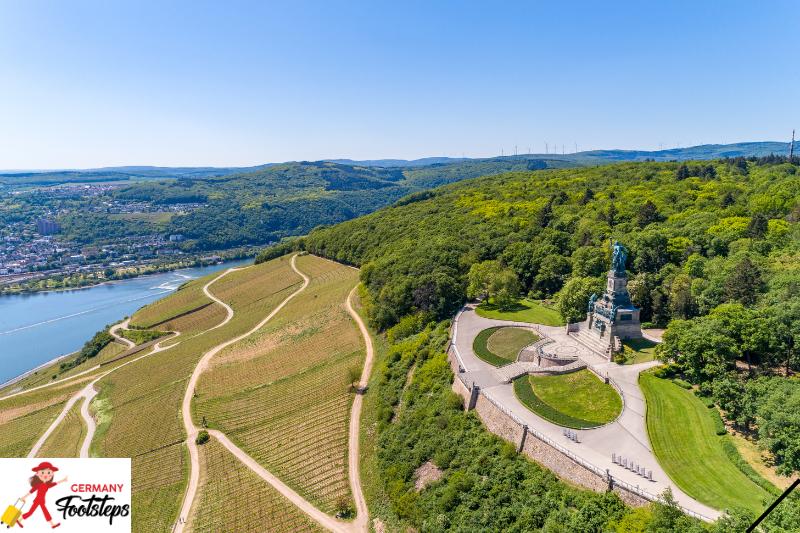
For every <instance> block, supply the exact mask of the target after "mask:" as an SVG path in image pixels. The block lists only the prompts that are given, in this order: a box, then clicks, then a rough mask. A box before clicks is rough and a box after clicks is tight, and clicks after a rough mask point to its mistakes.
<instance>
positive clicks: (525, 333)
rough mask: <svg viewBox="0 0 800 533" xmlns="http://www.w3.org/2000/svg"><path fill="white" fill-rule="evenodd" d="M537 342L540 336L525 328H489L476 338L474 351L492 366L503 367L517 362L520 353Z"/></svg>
mask: <svg viewBox="0 0 800 533" xmlns="http://www.w3.org/2000/svg"><path fill="white" fill-rule="evenodd" d="M537 340H539V336H538V335H536V334H535V333H533V332H532V331H530V330H527V329H524V328H513V327H502V326H499V327H494V328H487V329H485V330H483V331H481V332H480V333H478V334H477V335H476V336H475V340H473V341H472V351H474V352H475V355H477V356H478V357H479V358H481V359H482V360H484V361H486V362H487V363H489V364H490V365H494V366H503V365H507V364H508V363H510V362H512V361H516V360H517V355H518V354H519V351H520V350H521V349H522V348H524V347H525V346H527V345H529V344H531V343H532V342H536V341H537Z"/></svg>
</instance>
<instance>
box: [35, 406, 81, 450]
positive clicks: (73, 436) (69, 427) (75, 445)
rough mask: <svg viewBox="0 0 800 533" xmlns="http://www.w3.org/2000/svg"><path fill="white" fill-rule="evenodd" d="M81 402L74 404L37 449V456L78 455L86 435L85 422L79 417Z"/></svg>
mask: <svg viewBox="0 0 800 533" xmlns="http://www.w3.org/2000/svg"><path fill="white" fill-rule="evenodd" d="M81 405H82V402H76V403H75V405H73V406H72V408H71V409H70V410H69V412H68V413H67V416H66V417H64V420H62V421H61V423H60V424H59V425H58V426H57V427H56V429H55V430H53V432H52V433H51V434H50V436H49V437H48V438H47V440H46V441H45V442H44V444H43V445H42V447H41V449H40V450H39V454H38V457H78V456H79V455H80V452H81V444H82V443H83V439H84V438H85V437H86V423H85V422H84V421H83V418H82V417H81Z"/></svg>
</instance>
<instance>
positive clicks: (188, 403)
mask: <svg viewBox="0 0 800 533" xmlns="http://www.w3.org/2000/svg"><path fill="white" fill-rule="evenodd" d="M296 260H297V255H293V256H292V259H291V266H292V270H294V271H295V272H296V273H297V274H298V275H300V276H301V277H302V278H303V285H302V286H300V288H298V289H297V290H296V291H294V292H293V293H292V294H290V295H289V296H287V297H286V298H285V299H284V300H283V301H282V302H281V303H280V304H278V306H277V307H275V309H273V310H272V311H271V312H270V313H269V314H268V315H267V316H266V317H265V318H264V319H263V320H262V321H261V322H259V323H258V324H256V325H255V326H254V327H253V328H252V329H250V330H249V331H247V332H245V333H243V334H242V335H239V336H238V337H234V338H233V339H228V340H227V341H225V342H223V343H221V344H218V345H217V346H215V347H213V348H211V349H210V350H209V351H207V352H206V353H205V354H203V357H202V358H201V359H200V361H199V362H198V363H197V366H196V367H195V369H194V372H192V377H191V378H189V384H188V385H187V387H186V393H185V394H184V396H183V404H182V407H181V413H182V416H183V425H184V428H185V430H186V444H187V446H188V448H189V458H190V463H189V484H188V486H187V489H186V494H185V495H184V498H183V505H182V506H181V511H180V514H179V515H178V516H179V520H178V523H177V525H176V527H175V530H174V531H175V533H180V532H181V531H183V528H184V526H185V525H186V520H187V519H188V517H189V516H190V513H191V510H192V505H193V504H194V499H195V496H196V495H197V488H198V486H199V484H200V456H199V452H198V449H197V443H196V442H195V439H196V438H197V433H198V432H199V430H198V428H197V426H195V425H194V420H192V398H193V397H194V390H195V387H196V386H197V381H198V380H199V379H200V376H201V375H202V373H203V372H205V370H206V368H207V367H208V363H209V361H210V360H211V358H212V357H214V356H215V355H216V354H218V353H219V352H220V351H222V350H223V349H225V348H227V347H228V346H230V345H231V344H234V343H237V342H239V341H240V340H242V339H244V338H246V337H249V336H250V335H252V334H253V333H255V332H256V331H258V330H259V329H261V328H262V327H264V325H265V324H266V323H267V322H269V321H270V320H272V317H274V316H275V315H276V314H278V312H279V311H280V310H281V309H283V307H284V306H285V305H286V304H287V303H289V302H290V301H291V300H292V298H294V297H295V296H297V295H298V294H300V293H301V292H303V291H304V290H305V289H306V287H308V284H309V282H310V281H311V280H310V278H309V277H308V276H306V275H305V274H304V273H303V272H301V271H300V270H298V268H297V262H296ZM231 272H233V269H229V270H226V271H225V272H224V273H223V274H222V275H221V276H218V277H216V278H214V279H213V280H211V281H209V282H208V283H207V284H206V285H205V286H204V287H203V292H205V294H206V296H208V297H209V298H211V299H212V300H214V301H215V302H217V303H218V304H220V305H222V306H223V307H225V309H226V310H227V312H228V316H227V317H226V318H225V320H224V321H223V322H222V323H220V324H218V325H216V326H215V328H217V327H220V326H222V325H224V324H226V323H228V322H229V321H230V320H231V319H232V318H233V309H232V308H231V306H230V305H228V304H226V303H225V302H223V301H222V300H220V299H219V298H217V297H216V296H214V294H212V293H211V292H210V291H209V290H208V288H209V286H210V285H211V284H212V283H214V282H215V281H217V280H218V279H220V278H221V277H222V276H224V275H227V274H229V273H231ZM231 445H232V444H231ZM234 448H235V449H236V451H233V450H231V451H232V452H233V454H234V455H235V456H236V457H237V458H238V459H239V460H240V461H242V462H244V463H245V464H247V459H250V458H249V456H247V454H245V453H244V452H242V451H241V450H239V449H238V448H236V447H235V446H234ZM251 460H252V459H251ZM248 466H249V465H248ZM251 469H252V468H251ZM256 473H258V474H259V475H261V474H260V473H259V472H256ZM262 477H263V476H262ZM268 482H271V481H270V480H268ZM276 488H278V490H281V489H280V488H279V487H276ZM287 488H288V487H287ZM295 494H296V493H295ZM284 496H287V497H289V495H287V494H284ZM298 497H299V496H298ZM289 499H290V500H291V499H292V498H289ZM303 502H305V500H303ZM293 503H295V505H297V504H298V503H297V502H296V501H293ZM305 503H308V502H305ZM308 505H310V504H308ZM298 506H299V505H298Z"/></svg>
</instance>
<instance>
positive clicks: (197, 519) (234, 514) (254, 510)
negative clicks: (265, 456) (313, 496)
mask: <svg viewBox="0 0 800 533" xmlns="http://www.w3.org/2000/svg"><path fill="white" fill-rule="evenodd" d="M186 531H187V532H191V533H217V532H220V531H242V532H244V531H293V532H302V531H323V530H322V528H320V527H319V525H318V524H317V523H316V522H314V521H313V520H311V519H310V518H308V517H307V516H306V515H304V514H303V513H302V512H301V511H300V510H299V509H297V507H295V506H294V505H293V504H292V503H290V502H289V501H288V500H286V499H285V498H284V497H283V496H282V495H281V494H280V493H278V491H276V490H275V489H273V488H272V487H271V486H270V485H269V484H267V483H266V482H265V481H264V480H262V479H261V478H260V477H258V476H257V475H256V474H254V473H253V472H251V471H250V469H248V468H247V467H246V466H244V465H243V464H242V463H241V462H240V461H239V460H238V459H236V458H235V457H234V456H233V455H232V454H231V453H230V452H229V451H228V450H226V449H225V447H224V446H222V445H221V444H220V443H219V442H217V440H216V439H214V438H213V437H212V439H211V440H210V441H209V442H207V443H206V444H204V445H203V446H200V489H199V491H198V493H197V497H196V499H195V506H194V508H193V513H192V517H191V518H190V519H189V523H188V527H187V528H186Z"/></svg>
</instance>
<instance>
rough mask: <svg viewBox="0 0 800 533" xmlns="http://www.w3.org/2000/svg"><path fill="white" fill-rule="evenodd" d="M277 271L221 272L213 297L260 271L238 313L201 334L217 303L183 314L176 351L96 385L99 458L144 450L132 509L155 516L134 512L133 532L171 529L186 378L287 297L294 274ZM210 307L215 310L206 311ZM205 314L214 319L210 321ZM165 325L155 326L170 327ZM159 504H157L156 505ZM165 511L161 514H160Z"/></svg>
mask: <svg viewBox="0 0 800 533" xmlns="http://www.w3.org/2000/svg"><path fill="white" fill-rule="evenodd" d="M277 267H279V268H276V265H275V264H273V263H269V264H265V265H259V266H258V267H251V268H248V269H246V270H242V271H237V272H233V273H230V274H227V275H226V276H225V277H223V278H221V279H220V280H219V281H217V282H215V283H214V284H212V285H211V286H210V290H211V292H212V293H214V294H215V295H217V294H218V289H219V287H218V284H220V283H221V282H222V281H223V280H226V281H227V280H228V278H231V280H232V281H233V282H234V286H235V284H236V282H237V281H238V278H239V277H242V276H245V275H246V276H247V277H250V276H252V272H251V271H255V272H256V274H258V275H257V276H255V278H254V281H253V283H252V284H251V285H250V286H249V289H248V290H247V291H246V292H245V293H244V294H241V295H239V296H238V297H237V299H236V300H237V303H236V306H234V310H235V313H236V314H235V315H234V317H233V319H232V320H231V321H230V322H228V323H227V324H225V325H224V326H223V327H220V328H217V329H215V330H212V331H208V332H205V333H202V334H201V331H200V330H199V329H195V328H197V324H201V323H205V324H207V327H212V326H215V325H217V324H219V323H220V322H221V321H222V320H223V319H224V317H225V312H224V310H223V309H222V307H221V306H219V305H217V304H214V305H212V306H208V307H205V308H203V309H200V310H198V311H196V312H194V313H190V314H188V315H185V316H182V317H180V318H178V319H176V320H175V321H174V323H175V324H174V325H175V326H177V324H178V323H180V324H181V325H182V326H183V325H184V324H186V325H189V328H190V331H189V332H188V333H187V332H185V331H183V330H181V332H182V335H181V336H180V337H178V338H177V339H175V341H174V342H175V343H176V344H177V345H176V346H174V347H172V348H170V349H169V350H165V351H163V352H160V353H158V354H154V355H153V356H151V357H146V358H144V359H142V360H140V361H137V362H135V363H133V364H130V365H128V366H126V367H125V368H121V369H120V370H118V371H116V372H114V373H113V374H110V375H109V376H107V377H106V378H104V379H102V380H101V381H100V382H99V383H98V386H97V388H98V390H100V391H101V394H100V395H99V396H98V400H99V402H97V405H98V406H101V407H102V411H103V414H102V415H101V414H99V415H98V418H99V419H101V421H102V420H105V423H104V424H102V423H101V426H99V427H98V434H97V436H96V438H95V443H94V444H95V448H96V449H97V450H98V451H99V452H100V455H103V456H122V457H128V456H136V455H138V454H142V453H145V455H143V456H141V457H135V458H134V461H133V475H134V478H140V477H143V478H144V479H146V480H149V481H148V482H147V483H144V484H136V485H135V486H134V490H133V496H134V505H137V508H146V509H154V511H153V512H146V513H135V514H134V515H133V520H134V524H133V526H134V530H136V531H166V530H168V529H169V527H166V529H165V527H164V526H165V525H166V526H170V525H171V523H170V524H165V522H164V520H174V518H175V516H176V514H177V512H178V509H177V507H178V506H179V505H180V499H181V494H182V491H183V490H185V483H186V479H187V478H188V463H187V462H186V459H185V457H184V453H185V448H184V447H183V446H174V447H170V446H167V445H169V444H171V443H174V442H176V441H181V440H183V439H185V433H184V429H183V424H182V421H181V415H180V406H181V402H182V399H183V394H184V391H185V390H186V382H187V379H188V377H189V376H190V375H191V373H192V371H193V369H194V367H195V366H196V365H197V362H198V360H199V359H200V357H202V354H203V353H204V352H206V351H208V350H209V349H211V348H212V347H213V346H215V345H217V344H219V343H221V342H223V341H224V340H226V339H228V338H231V337H234V336H236V335H240V334H241V333H244V332H245V331H247V330H248V329H250V328H252V327H253V325H254V324H256V323H257V322H258V321H259V320H261V319H262V318H263V316H265V315H266V314H268V313H269V311H270V310H271V309H272V308H274V307H275V306H276V305H277V304H278V303H279V302H280V301H281V300H282V299H283V298H285V294H286V293H288V292H290V289H289V287H290V286H291V285H292V284H294V283H295V282H296V278H297V276H296V274H294V272H292V271H291V269H290V267H289V263H288V262H284V263H283V264H281V265H277ZM267 274H269V275H268V276H267ZM217 275H219V274H214V275H213V276H214V277H215V276H217ZM210 279H212V277H207V278H204V279H201V280H198V282H199V287H200V289H201V290H202V286H203V285H205V284H206V283H208V281H209V280H210ZM256 282H257V283H256ZM189 288H191V287H189ZM182 290H186V289H182ZM179 292H181V291H179ZM223 300H224V299H223ZM224 301H225V300H224ZM212 309H217V310H219V311H213V312H212V311H211V310H212ZM220 311H221V312H220ZM210 317H215V318H216V320H214V321H213V323H212V320H211V319H210ZM167 324H169V323H167ZM167 324H164V325H162V326H160V327H159V328H161V327H166V328H170V329H172V328H171V327H170V326H169V325H167ZM184 327H185V326H184ZM175 329H179V327H178V328H175ZM191 330H194V331H191ZM164 446H167V447H166V448H164ZM173 449H177V450H178V452H179V453H177V452H175V451H173ZM164 450H168V451H164ZM146 452H151V453H152V454H153V455H155V456H158V457H159V460H158V462H153V461H148V460H145V459H144V458H147V457H149V456H150V455H151V454H150V453H146ZM155 465H157V466H155ZM153 468H159V469H162V470H164V471H167V472H171V473H174V475H175V476H178V477H179V479H177V480H176V478H174V477H173V476H172V475H167V476H164V477H159V476H158V475H155V474H153V473H152V472H150V470H151V469H153ZM137 502H151V503H142V504H138V503H137ZM157 502H161V503H158V505H156V503H157ZM138 505H141V507H138ZM165 506H166V507H167V509H168V510H167V511H159V510H158V509H159V508H163V507H165ZM164 516H166V518H165V517H164Z"/></svg>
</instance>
